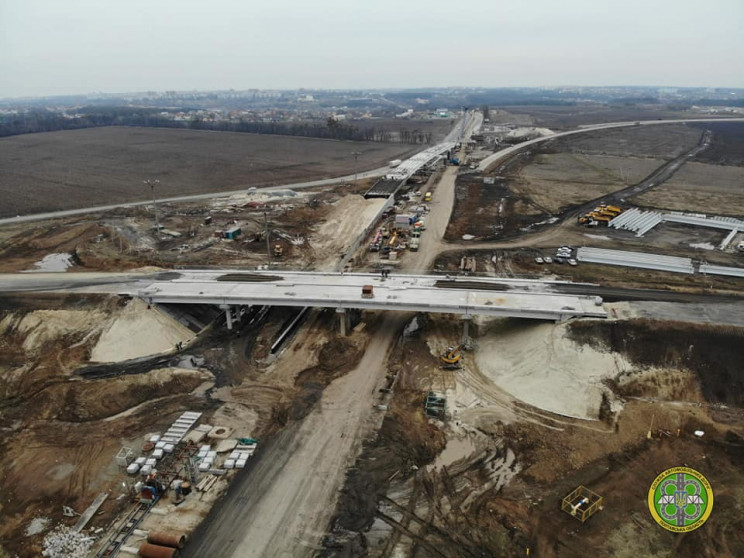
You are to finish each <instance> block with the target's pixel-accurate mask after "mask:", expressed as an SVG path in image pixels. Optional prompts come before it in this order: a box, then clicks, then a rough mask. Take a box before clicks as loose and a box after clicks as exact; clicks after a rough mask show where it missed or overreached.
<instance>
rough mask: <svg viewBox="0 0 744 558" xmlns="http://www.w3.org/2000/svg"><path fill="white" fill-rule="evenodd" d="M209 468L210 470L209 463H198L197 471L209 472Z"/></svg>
mask: <svg viewBox="0 0 744 558" xmlns="http://www.w3.org/2000/svg"><path fill="white" fill-rule="evenodd" d="M211 468H212V464H211V463H199V470H200V471H202V472H204V471H209V470H210V469H211Z"/></svg>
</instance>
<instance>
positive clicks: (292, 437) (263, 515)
mask: <svg viewBox="0 0 744 558" xmlns="http://www.w3.org/2000/svg"><path fill="white" fill-rule="evenodd" d="M403 321H404V317H403V316H401V315H399V314H395V313H390V314H388V315H386V316H385V317H384V319H383V320H382V321H381V322H380V324H379V327H378V328H376V331H375V332H374V333H373V335H372V338H371V341H370V344H369V345H368V346H367V349H366V351H365V353H364V357H363V358H362V360H361V361H360V362H359V365H358V366H357V367H356V368H355V369H354V370H352V371H351V372H349V373H348V374H346V375H345V376H343V377H342V378H339V379H338V380H336V381H335V382H333V383H332V384H331V385H330V386H328V387H327V388H326V389H325V391H324V392H323V397H322V399H321V401H320V404H319V405H318V406H317V407H316V408H315V410H314V411H313V412H312V413H310V414H309V415H308V416H307V417H306V418H305V419H304V420H303V421H302V422H301V423H297V424H295V425H293V426H291V427H289V428H287V429H286V430H284V431H283V432H282V433H280V434H279V435H278V436H277V437H276V438H275V439H274V440H273V441H272V442H271V443H270V444H269V446H268V447H267V448H266V449H265V450H264V451H263V452H262V453H261V454H260V455H259V457H258V458H257V459H256V461H255V462H253V463H252V464H251V468H250V470H246V471H245V472H244V473H243V474H242V475H241V476H240V477H239V478H238V479H237V480H236V483H235V485H234V486H233V487H231V489H230V491H229V493H228V495H227V496H226V498H225V499H224V500H223V501H222V502H221V504H220V506H219V507H218V508H215V509H214V510H213V512H212V513H211V514H210V517H209V518H208V519H207V520H206V521H205V522H204V524H202V526H201V527H200V528H199V529H198V530H197V532H196V533H195V534H194V536H193V539H192V540H193V542H192V543H191V544H190V545H188V546H187V548H186V549H185V551H184V553H183V556H184V557H186V558H197V557H198V558H202V557H205V556H220V557H228V556H235V557H236V558H237V557H240V558H247V557H252V556H256V557H259V556H260V557H289V556H292V557H297V556H309V555H312V554H313V552H314V551H315V550H316V549H317V548H318V546H319V543H320V540H321V538H322V536H323V535H324V534H325V532H326V528H327V526H328V523H329V521H330V519H331V516H332V514H333V511H334V509H335V502H336V498H337V494H338V490H339V489H340V488H341V486H342V485H343V482H344V477H345V474H346V469H347V467H349V466H350V465H352V464H353V462H354V460H355V459H356V456H357V454H358V453H359V451H360V449H361V444H362V440H364V439H365V438H366V437H367V435H368V434H369V433H371V432H372V431H374V430H375V429H376V428H378V427H379V423H380V422H381V421H382V416H383V414H382V412H380V411H378V410H377V409H376V408H375V407H374V404H375V402H376V401H377V394H378V389H379V387H380V385H381V383H382V381H383V380H384V377H385V371H386V370H387V366H386V360H387V355H388V352H389V350H390V348H391V347H392V344H393V342H394V340H395V338H396V336H397V335H398V332H399V330H400V328H401V327H402V325H403Z"/></svg>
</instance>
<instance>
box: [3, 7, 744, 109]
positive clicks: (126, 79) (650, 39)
mask: <svg viewBox="0 0 744 558" xmlns="http://www.w3.org/2000/svg"><path fill="white" fill-rule="evenodd" d="M448 85H463V86H488V87H508V86H519V85H522V86H539V85H673V86H724V87H744V0H709V1H707V2H700V1H699V0H694V1H693V0H619V1H616V0H469V1H467V2H452V1H447V2H445V1H440V0H395V1H391V0H366V1H362V0H260V1H259V0H199V1H193V0H125V1H123V0H0V97H12V96H24V95H51V94H69V93H89V92H94V91H103V92H126V91H145V90H156V91H161V90H169V89H176V90H183V89H229V88H234V89H247V88H276V89H281V88H288V89H289V88H298V87H308V88H377V87H380V88H385V87H424V86H429V87H433V86H448Z"/></svg>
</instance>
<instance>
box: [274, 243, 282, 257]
mask: <svg viewBox="0 0 744 558" xmlns="http://www.w3.org/2000/svg"><path fill="white" fill-rule="evenodd" d="M283 255H284V247H283V246H282V245H281V244H276V245H274V257H275V258H281V257H282V256H283Z"/></svg>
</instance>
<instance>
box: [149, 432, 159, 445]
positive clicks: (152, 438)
mask: <svg viewBox="0 0 744 558" xmlns="http://www.w3.org/2000/svg"><path fill="white" fill-rule="evenodd" d="M159 441H160V436H159V435H157V434H155V436H150V442H152V443H153V444H156V443H158V442H159Z"/></svg>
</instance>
